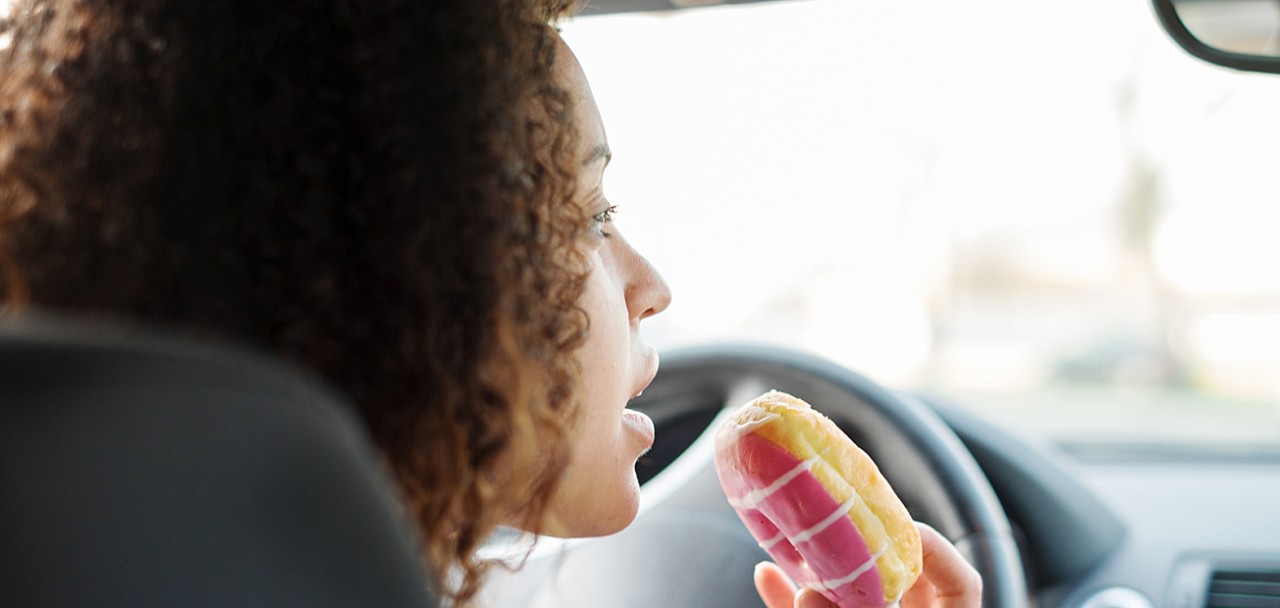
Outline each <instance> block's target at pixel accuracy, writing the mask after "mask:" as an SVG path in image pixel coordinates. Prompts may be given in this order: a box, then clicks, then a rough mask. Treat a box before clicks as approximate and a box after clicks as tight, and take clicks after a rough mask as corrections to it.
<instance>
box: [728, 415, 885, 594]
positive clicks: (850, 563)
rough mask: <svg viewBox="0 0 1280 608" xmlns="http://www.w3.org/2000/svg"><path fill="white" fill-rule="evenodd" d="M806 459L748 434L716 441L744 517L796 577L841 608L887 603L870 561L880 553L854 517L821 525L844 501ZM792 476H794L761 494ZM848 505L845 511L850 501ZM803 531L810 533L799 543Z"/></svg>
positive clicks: (732, 500) (736, 508) (730, 488)
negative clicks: (830, 490)
mask: <svg viewBox="0 0 1280 608" xmlns="http://www.w3.org/2000/svg"><path fill="white" fill-rule="evenodd" d="M802 462H803V461H801V460H800V459H799V458H796V457H795V456H794V455H792V454H791V453H790V452H788V451H787V450H786V449H784V448H782V447H780V446H778V445H776V444H774V443H772V442H770V441H768V440H766V439H764V438H761V437H760V436H758V435H756V434H754V433H747V434H745V435H742V436H740V437H738V438H737V441H734V442H733V443H731V444H729V445H720V446H717V452H716V473H717V474H718V475H719V476H720V485H721V486H722V487H723V488H724V491H725V494H726V495H727V496H728V497H729V501H730V503H731V504H733V505H734V511H736V512H737V513H738V517H739V518H741V519H742V522H743V523H744V524H745V525H746V526H747V529H748V530H750V531H751V534H752V536H754V537H755V538H756V540H757V541H759V542H760V544H761V546H763V547H765V550H766V551H768V553H769V555H770V556H771V557H773V559H774V561H776V562H777V563H778V565H779V566H781V567H782V569H783V570H784V571H786V573H787V574H788V575H790V576H791V578H792V579H793V580H794V581H795V582H796V583H798V584H800V585H804V586H805V587H809V588H811V589H815V590H817V591H819V592H821V593H822V594H823V595H825V596H826V597H827V598H828V599H830V600H831V601H833V602H835V603H836V604H837V605H839V606H840V607H841V608H879V607H881V606H885V604H886V603H885V599H884V589H883V586H882V584H881V580H880V574H879V572H878V571H877V570H876V568H875V567H874V565H872V564H871V562H872V560H873V559H874V556H873V555H872V554H871V551H870V549H868V548H867V544H866V542H865V541H864V540H863V538H862V535H861V534H859V533H858V529H857V527H856V526H854V524H853V520H851V519H850V518H849V517H848V516H843V517H837V518H835V519H834V521H832V523H830V524H829V525H828V526H827V527H825V528H822V529H820V530H819V529H817V527H816V526H817V525H818V524H820V523H821V522H824V521H826V520H831V518H832V516H833V515H834V514H835V513H836V511H837V510H840V509H842V507H843V505H841V504H840V503H839V502H837V501H836V499H835V498H833V497H832V496H831V494H829V493H828V492H827V490H826V488H824V487H823V486H822V483H821V482H820V481H818V478H817V477H814V475H813V473H812V472H811V471H810V470H808V468H807V467H805V466H804V465H803V464H802ZM798 470H799V471H801V472H800V473H799V474H795V473H796V472H797V471H798ZM788 474H792V475H793V476H794V477H793V478H792V479H791V480H790V481H787V482H786V483H784V484H783V485H781V486H780V487H779V488H778V490H777V491H774V492H772V493H769V494H768V496H762V494H764V493H766V492H767V490H768V488H770V486H772V485H775V484H776V482H777V481H779V479H780V478H783V477H784V476H786V475H788ZM753 492H754V493H755V494H754V495H753V494H752V493H753ZM753 499H755V500H753ZM757 501H758V502H757ZM752 503H754V504H752ZM843 510H844V511H845V512H846V513H847V507H844V508H843ZM780 530H781V532H782V536H781V537H780V536H779V535H778V533H779V531H780ZM806 531H807V532H806ZM805 534H811V537H810V538H808V539H807V540H802V541H800V542H795V541H794V539H796V538H797V537H801V536H802V535H805ZM859 567H866V569H865V572H863V573H862V574H860V575H858V576H856V577H853V578H852V580H846V579H849V578H850V576H851V575H853V574H854V573H855V572H856V571H857V570H858V569H859ZM824 581H825V582H824Z"/></svg>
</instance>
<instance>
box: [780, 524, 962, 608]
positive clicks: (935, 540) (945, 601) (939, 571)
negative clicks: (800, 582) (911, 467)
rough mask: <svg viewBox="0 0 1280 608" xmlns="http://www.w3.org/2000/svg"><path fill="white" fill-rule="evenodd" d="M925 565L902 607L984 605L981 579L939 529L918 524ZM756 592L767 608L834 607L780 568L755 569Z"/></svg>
mask: <svg viewBox="0 0 1280 608" xmlns="http://www.w3.org/2000/svg"><path fill="white" fill-rule="evenodd" d="M916 527H917V528H919V529H920V544H921V549H922V553H923V555H924V564H923V567H922V568H921V572H920V578H918V579H916V584H915V585H912V586H911V588H910V589H908V590H907V592H906V594H905V595H903V596H902V608H977V607H978V606H979V605H981V603H982V577H980V576H978V571H977V570H974V569H973V566H970V565H969V563H968V562H966V561H964V558H963V557H961V556H960V552H959V551H956V548H955V547H953V546H952V545H951V543H950V542H948V541H947V539H946V538H944V537H943V536H942V535H941V534H939V533H938V531H937V530H934V529H933V528H931V527H929V526H927V525H925V524H922V523H918V522H917V523H916ZM755 581H756V591H758V592H759V593H760V598H761V599H763V600H764V604H765V606H768V608H835V604H833V603H831V602H830V601H829V600H827V598H825V597H823V596H822V594H821V593H818V592H817V591H814V590H812V589H802V590H800V591H799V592H798V593H797V592H796V586H795V584H794V583H792V582H791V579H790V578H788V577H787V575H786V573H784V572H783V571H782V569H781V568H779V567H778V566H777V565H775V564H773V563H771V562H761V563H760V564H758V565H757V566H756V574H755Z"/></svg>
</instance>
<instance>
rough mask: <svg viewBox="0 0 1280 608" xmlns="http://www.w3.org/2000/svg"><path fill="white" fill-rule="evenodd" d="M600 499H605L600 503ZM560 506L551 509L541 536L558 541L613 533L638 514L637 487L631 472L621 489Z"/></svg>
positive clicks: (584, 497) (621, 528) (581, 496)
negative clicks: (549, 522)
mask: <svg viewBox="0 0 1280 608" xmlns="http://www.w3.org/2000/svg"><path fill="white" fill-rule="evenodd" d="M604 496H608V500H603V499H602V497H604ZM564 507H565V508H557V509H555V510H554V512H553V513H552V514H551V516H550V518H549V519H550V520H551V522H552V523H551V524H550V525H548V526H547V529H546V530H545V531H544V532H543V534H545V535H546V536H555V537H561V538H591V537H596V536H608V535H610V534H616V533H618V532H621V531H622V530H623V529H624V528H626V527H627V526H629V525H631V522H632V521H634V520H635V518H636V514H637V513H638V512H639V511H640V484H639V482H638V481H637V480H636V476H635V472H634V471H632V472H631V475H630V479H629V481H627V482H624V484H623V485H622V487H615V488H611V489H610V490H608V491H607V492H598V493H597V492H591V493H587V494H586V495H578V496H577V500H575V501H574V504H571V505H564Z"/></svg>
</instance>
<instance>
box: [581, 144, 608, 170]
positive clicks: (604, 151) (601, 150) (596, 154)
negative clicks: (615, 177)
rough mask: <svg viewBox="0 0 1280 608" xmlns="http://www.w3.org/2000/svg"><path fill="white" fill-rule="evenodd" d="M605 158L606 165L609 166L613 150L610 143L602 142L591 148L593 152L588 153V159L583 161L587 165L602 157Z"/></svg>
mask: <svg viewBox="0 0 1280 608" xmlns="http://www.w3.org/2000/svg"><path fill="white" fill-rule="evenodd" d="M602 158H603V159H604V165H605V166H606V167H607V166H609V161H611V160H613V150H610V149H609V144H600V145H598V146H596V147H594V148H592V149H591V153H590V154H588V155H587V160H585V161H583V163H582V166H584V167H586V166H588V165H590V164H592V163H594V162H596V161H598V160H600V159H602Z"/></svg>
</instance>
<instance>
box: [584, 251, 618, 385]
mask: <svg viewBox="0 0 1280 608" xmlns="http://www.w3.org/2000/svg"><path fill="white" fill-rule="evenodd" d="M580 306H581V307H582V309H583V310H584V311H586V313H587V318H588V319H589V321H590V327H589V329H588V330H587V340H586V343H585V344H584V345H583V347H582V348H581V349H580V350H579V353H580V354H579V364H580V365H581V369H582V381H583V389H584V390H583V393H584V397H585V398H586V403H585V404H584V405H585V407H586V408H587V409H588V410H590V409H594V408H595V407H597V406H599V405H602V404H601V403H600V402H601V401H608V400H611V399H612V398H615V397H616V396H617V395H615V393H617V392H618V391H621V392H622V393H626V392H627V388H626V383H627V380H628V378H627V370H628V355H629V335H630V334H629V329H628V328H629V326H630V324H629V321H628V318H627V307H626V301H625V299H624V295H623V289H622V287H621V286H620V285H619V284H618V283H617V282H616V281H615V280H614V274H613V273H612V272H611V268H610V266H609V265H608V260H607V259H602V260H597V261H596V264H595V265H594V266H593V267H592V270H591V274H590V275H589V276H588V278H587V286H586V291H585V292H584V293H583V296H582V299H581V300H580ZM629 396H630V395H624V396H623V399H624V401H625V399H626V398H627V397H629Z"/></svg>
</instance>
